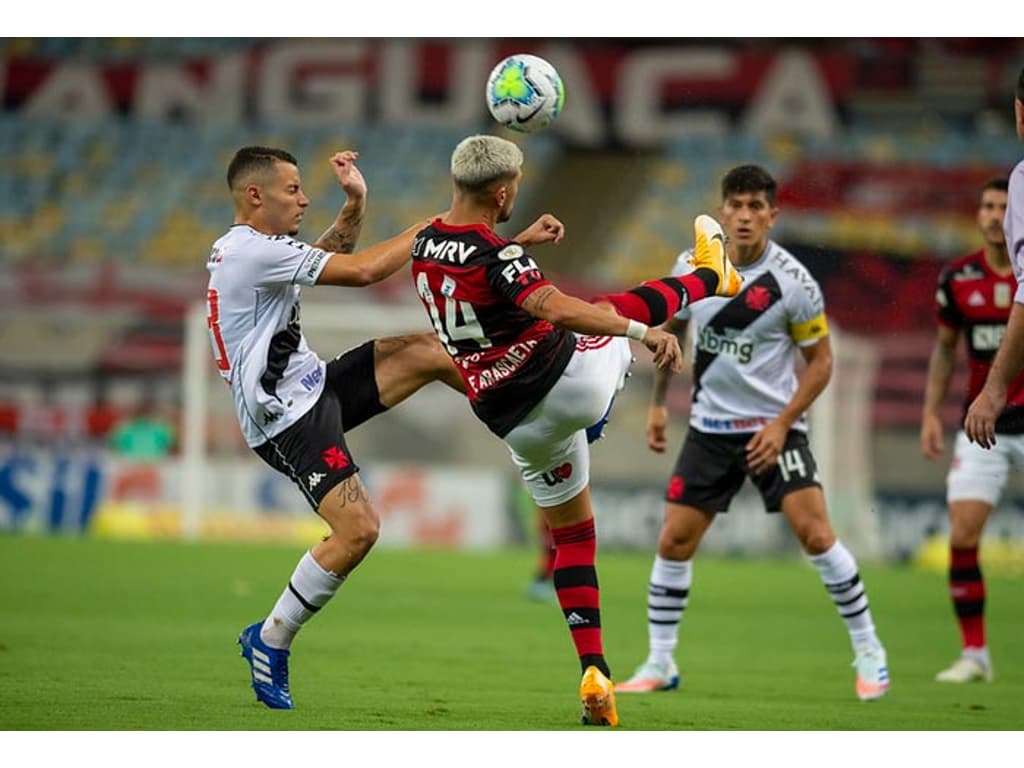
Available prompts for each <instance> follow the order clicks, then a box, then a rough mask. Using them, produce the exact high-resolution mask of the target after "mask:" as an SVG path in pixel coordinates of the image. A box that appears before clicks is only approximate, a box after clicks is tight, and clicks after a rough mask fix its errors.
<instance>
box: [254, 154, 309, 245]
mask: <svg viewBox="0 0 1024 768" xmlns="http://www.w3.org/2000/svg"><path fill="white" fill-rule="evenodd" d="M260 193H261V200H262V203H263V205H262V208H263V220H264V223H265V224H266V226H267V227H268V228H269V229H270V230H271V231H272V232H273V234H275V235H297V234H298V233H299V224H301V223H302V216H303V214H304V213H305V211H306V206H308V205H309V198H308V197H306V194H305V193H304V192H303V191H302V184H301V180H300V179H299V169H298V168H296V167H295V166H294V165H292V164H291V163H286V162H283V161H281V160H278V161H277V162H276V163H275V164H274V173H272V174H268V176H267V178H266V181H265V182H264V183H263V184H262V185H261V189H260Z"/></svg>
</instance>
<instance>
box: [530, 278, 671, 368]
mask: <svg viewBox="0 0 1024 768" xmlns="http://www.w3.org/2000/svg"><path fill="white" fill-rule="evenodd" d="M520 306H521V307H522V308H523V309H524V310H526V311H527V312H529V313H530V314H531V315H533V316H534V317H539V318H540V319H541V320H547V321H548V322H549V323H551V324H552V325H557V326H560V327H562V328H568V329H569V330H571V331H576V332H577V333H585V334H590V335H593V336H628V337H629V338H631V339H636V340H637V341H640V342H642V343H643V345H644V346H645V347H647V348H648V349H649V350H650V351H651V352H653V353H654V364H655V365H656V366H658V367H671V368H672V369H673V370H676V371H678V370H680V368H681V367H682V357H683V354H682V352H681V351H680V349H679V342H678V341H677V340H676V337H675V336H673V335H672V334H670V333H665V331H662V330H659V329H657V328H649V327H647V326H646V325H644V324H643V323H639V322H637V321H636V320H630V319H629V318H626V317H622V315H619V314H617V313H616V311H615V308H614V307H613V306H612V305H611V304H609V303H604V302H601V303H597V304H590V303H589V302H586V301H583V300H582V299H577V298H576V297H575V296H569V295H568V294H565V293H562V292H561V291H560V290H558V289H557V288H556V287H555V286H553V285H544V286H541V287H540V288H538V289H536V290H535V291H533V293H531V294H530V295H529V296H527V297H526V299H524V300H523V303H522V304H521V305H520Z"/></svg>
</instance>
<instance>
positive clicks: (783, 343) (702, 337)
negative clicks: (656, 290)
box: [673, 240, 828, 434]
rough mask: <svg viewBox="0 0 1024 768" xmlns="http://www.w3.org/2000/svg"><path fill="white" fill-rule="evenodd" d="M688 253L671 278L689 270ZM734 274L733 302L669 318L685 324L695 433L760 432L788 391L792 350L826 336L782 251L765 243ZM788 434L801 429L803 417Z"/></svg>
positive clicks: (804, 283)
mask: <svg viewBox="0 0 1024 768" xmlns="http://www.w3.org/2000/svg"><path fill="white" fill-rule="evenodd" d="M691 255H692V252H691V251H686V252H685V253H683V254H681V255H680V256H679V258H678V259H677V261H676V264H675V267H674V268H673V274H674V275H684V274H687V273H688V272H692V271H693V267H692V266H690V265H689V264H688V263H687V260H688V259H689V258H690V256H691ZM739 273H740V274H741V275H742V276H743V289H742V290H741V291H740V293H739V294H737V295H736V296H733V297H732V298H724V297H721V296H711V297H708V298H706V299H703V300H701V301H698V302H695V303H694V304H693V305H692V306H690V307H686V308H684V309H682V310H680V312H679V313H678V314H676V317H677V318H679V319H680V320H687V319H689V320H690V321H691V322H690V327H689V333H690V337H691V340H692V341H693V349H694V360H693V395H692V400H691V409H690V426H692V427H694V428H695V429H697V430H700V431H701V432H710V433H713V434H735V433H742V432H757V431H758V430H760V429H761V428H762V427H763V426H765V425H766V424H767V423H768V422H769V421H771V420H772V419H774V418H775V417H776V416H778V415H779V413H781V412H782V410H783V409H784V408H785V407H786V405H787V404H788V403H789V401H790V399H791V398H792V397H793V394H794V393H795V392H796V389H797V385H798V381H797V376H796V370H795V368H794V366H795V364H796V348H797V346H801V347H804V346H810V345H812V344H815V343H817V341H818V340H819V339H821V338H822V337H823V336H827V335H828V323H827V321H826V319H825V302H824V299H823V297H822V294H821V288H820V287H819V285H818V283H817V281H816V280H815V279H814V278H813V277H811V273H810V272H808V271H807V268H806V267H805V266H804V265H803V264H801V263H800V262H799V261H797V260H796V258H795V257H794V256H793V255H792V254H791V253H789V252H788V251H786V250H785V249H784V248H782V247H780V246H779V245H778V244H776V243H774V242H772V241H771V240H769V241H768V245H767V246H766V247H765V251H764V253H763V254H762V255H761V257H760V258H759V259H758V260H757V261H755V262H754V263H753V264H750V265H748V266H746V267H740V268H739ZM793 428H794V429H799V430H801V431H806V430H807V422H806V419H805V418H804V417H803V416H801V417H800V419H799V420H798V421H797V422H795V423H794V424H793Z"/></svg>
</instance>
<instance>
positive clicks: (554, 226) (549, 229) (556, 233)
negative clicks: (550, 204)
mask: <svg viewBox="0 0 1024 768" xmlns="http://www.w3.org/2000/svg"><path fill="white" fill-rule="evenodd" d="M564 236H565V225H564V224H563V223H562V222H560V221H559V220H558V219H556V218H555V217H554V216H552V215H551V214H550V213H545V214H543V215H542V216H541V217H540V218H539V219H537V220H536V221H535V222H533V224H531V225H530V226H528V227H527V228H526V229H524V230H523V231H522V232H520V233H519V234H518V235H516V236H515V237H513V238H512V239H513V240H515V241H516V242H517V243H519V244H520V245H525V246H531V245H543V244H544V243H554V244H555V245H558V244H559V243H560V242H562V238H563V237H564Z"/></svg>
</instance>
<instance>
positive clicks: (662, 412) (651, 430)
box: [647, 405, 668, 453]
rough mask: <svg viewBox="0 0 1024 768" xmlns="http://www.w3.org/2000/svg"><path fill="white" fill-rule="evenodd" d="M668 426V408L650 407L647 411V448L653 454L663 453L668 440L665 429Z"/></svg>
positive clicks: (662, 406) (661, 406)
mask: <svg viewBox="0 0 1024 768" xmlns="http://www.w3.org/2000/svg"><path fill="white" fill-rule="evenodd" d="M667 426H668V408H666V407H665V406H664V405H652V406H651V407H650V408H648V409H647V447H648V448H650V449H651V450H652V451H654V452H655V453H664V452H665V447H666V446H667V445H668V440H666V439H665V428H666V427H667Z"/></svg>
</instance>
